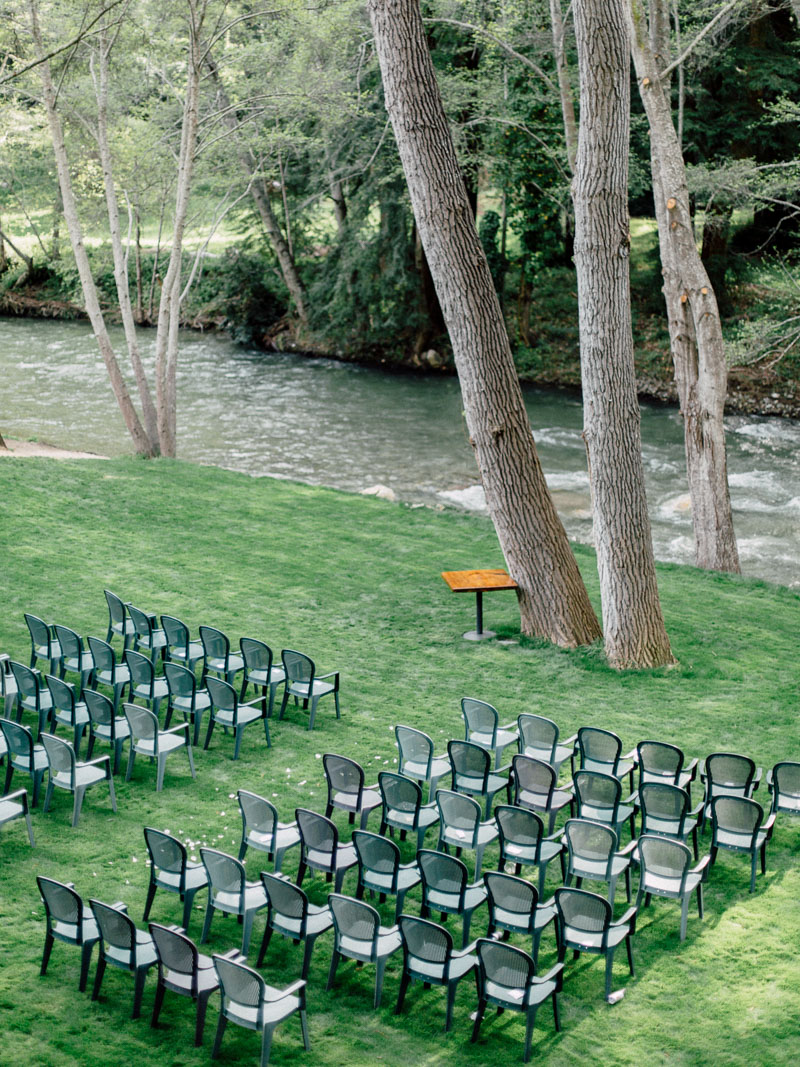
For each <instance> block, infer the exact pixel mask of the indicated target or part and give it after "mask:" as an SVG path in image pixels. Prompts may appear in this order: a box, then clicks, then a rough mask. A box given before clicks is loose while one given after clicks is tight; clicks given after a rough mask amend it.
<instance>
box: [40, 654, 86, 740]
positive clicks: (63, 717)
mask: <svg viewBox="0 0 800 1067" xmlns="http://www.w3.org/2000/svg"><path fill="white" fill-rule="evenodd" d="M45 682H46V683H47V688H48V689H49V690H50V698H51V701H52V707H51V709H50V733H51V734H54V733H55V732H56V728H57V727H58V726H59V725H60V726H66V727H67V729H69V730H71V731H72V747H73V748H74V749H75V756H76V757H77V758H80V753H81V738H82V737H83V732H84V730H85V729H86V727H87V726H88V725H89V710H88V708H87V707H86V699H85V697H86V693H88V692H89V690H88V689H87V690H86V691H85V693H84V699H83V700H78V698H77V697H76V696H75V686H74V685H73V684H72V683H71V682H65V681H64V679H63V678H57V677H56V676H55V675H54V674H48V675H47V676H46V677H45Z"/></svg>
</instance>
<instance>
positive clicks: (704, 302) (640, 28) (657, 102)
mask: <svg viewBox="0 0 800 1067" xmlns="http://www.w3.org/2000/svg"><path fill="white" fill-rule="evenodd" d="M625 12H626V16H627V19H628V27H629V32H630V43H631V52H632V54H633V62H634V65H635V67H636V75H637V78H638V81H639V92H640V95H641V98H642V103H643V105H644V109H645V113H646V115H647V121H648V124H649V126H650V164H651V169H652V174H653V199H654V201H655V207H656V220H657V222H658V240H659V246H660V250H661V269H662V273H663V276H664V298H665V300H666V305H667V318H668V322H669V334H670V344H671V348H672V360H673V364H674V366H675V384H676V386H677V389H678V398H679V400H680V405H681V413H682V415H683V418H684V435H685V443H686V469H687V473H688V479H689V495H690V497H691V501H692V525H693V527H694V539H695V562H696V564H697V566H698V567H704V568H706V569H708V570H717V571H736V572H738V571H739V570H740V566H739V553H738V550H737V548H736V536H735V534H734V531H733V515H732V514H731V500H730V492H729V489H728V468H727V458H726V450H725V426H724V423H723V412H724V408H725V395H726V392H727V386H728V369H727V365H726V362H725V345H724V342H723V339H722V326H721V323H720V318H719V309H718V307H717V301H716V297H715V296H714V290H713V288H712V285H711V282H710V281H709V278H708V274H707V273H706V270H705V267H704V266H703V263H702V260H701V258H700V255H699V253H698V251H697V245H696V244H695V239H694V232H693V229H692V219H691V215H690V212H689V190H688V187H687V184H686V168H685V166H684V162H683V154H682V152H681V148H680V144H679V142H678V136H677V134H676V132H675V126H674V124H673V121H672V113H671V110H670V105H669V100H668V99H667V96H666V94H665V92H664V87H663V85H662V82H661V79H660V75H659V63H658V62H657V59H656V56H655V55H654V52H653V49H652V48H651V46H650V41H649V39H648V23H647V18H646V16H645V12H644V9H643V7H642V4H641V0H626V4H625Z"/></svg>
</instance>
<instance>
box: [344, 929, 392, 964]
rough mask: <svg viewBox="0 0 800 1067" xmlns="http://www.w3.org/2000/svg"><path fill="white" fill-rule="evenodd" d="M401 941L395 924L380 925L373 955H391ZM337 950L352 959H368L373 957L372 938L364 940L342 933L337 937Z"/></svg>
mask: <svg viewBox="0 0 800 1067" xmlns="http://www.w3.org/2000/svg"><path fill="white" fill-rule="evenodd" d="M402 943H403V939H402V938H401V937H400V930H399V929H398V928H397V927H396V926H392V927H386V926H381V927H380V929H379V931H378V937H377V940H376V943H375V956H377V957H378V958H380V957H381V956H391V954H392V953H393V952H396V951H397V950H398V949H399V948H400V946H401V945H402ZM339 951H340V952H342V953H343V954H344V955H345V956H350V957H351V958H352V959H356V960H364V961H369V960H371V959H373V953H372V940H371V939H370V940H369V941H364V940H363V939H362V938H359V937H349V936H348V935H347V934H342V936H341V937H340V938H339Z"/></svg>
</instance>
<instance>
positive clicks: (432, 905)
mask: <svg viewBox="0 0 800 1067" xmlns="http://www.w3.org/2000/svg"><path fill="white" fill-rule="evenodd" d="M417 864H418V865H419V873H420V875H421V877H422V908H421V910H420V914H421V916H422V918H423V919H427V918H429V916H430V913H431V912H432V911H438V912H439V914H440V915H441V916H442V921H443V922H444V921H445V919H446V918H447V916H448V915H459V916H460V917H461V921H462V927H461V935H462V936H461V947H462V948H466V946H467V943H468V942H469V931H470V926H471V924H472V914H473V912H474V911H475V909H476V908H479V907H480V906H481V904H484V903H485V902H486V899H487V894H486V887H485V886H484V884H483V882H482V881H481V882H474V883H472V884H471V885H470V882H469V873H468V871H467V865H466V864H465V863H464V862H463V861H462V860H460V859H458V858H457V857H456V856H448V855H447V854H446V853H445V852H434V851H433V850H432V849H428V848H421V849H420V850H419V851H418V852H417Z"/></svg>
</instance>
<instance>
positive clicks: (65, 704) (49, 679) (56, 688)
mask: <svg viewBox="0 0 800 1067" xmlns="http://www.w3.org/2000/svg"><path fill="white" fill-rule="evenodd" d="M44 680H45V683H46V685H47V688H48V690H49V691H50V697H51V698H52V701H53V708H54V710H55V711H63V712H66V714H67V715H69V717H70V720H71V721H72V722H73V723H74V722H75V704H76V699H75V686H74V685H73V684H72V682H65V681H64V679H63V678H58V677H57V676H56V675H54V674H46V675H45V676H44Z"/></svg>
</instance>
